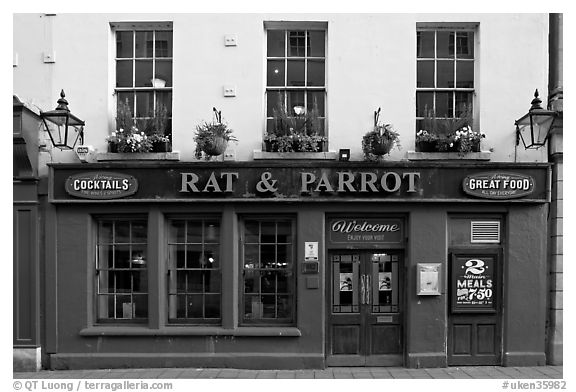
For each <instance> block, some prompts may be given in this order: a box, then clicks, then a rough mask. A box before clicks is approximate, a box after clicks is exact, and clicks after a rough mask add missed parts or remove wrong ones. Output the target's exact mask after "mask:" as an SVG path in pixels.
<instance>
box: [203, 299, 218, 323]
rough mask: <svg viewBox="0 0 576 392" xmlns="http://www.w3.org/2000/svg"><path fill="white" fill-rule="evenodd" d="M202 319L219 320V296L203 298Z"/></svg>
mask: <svg viewBox="0 0 576 392" xmlns="http://www.w3.org/2000/svg"><path fill="white" fill-rule="evenodd" d="M204 301H205V305H204V312H205V313H204V317H205V318H214V319H219V318H220V295H219V294H210V295H206V296H204Z"/></svg>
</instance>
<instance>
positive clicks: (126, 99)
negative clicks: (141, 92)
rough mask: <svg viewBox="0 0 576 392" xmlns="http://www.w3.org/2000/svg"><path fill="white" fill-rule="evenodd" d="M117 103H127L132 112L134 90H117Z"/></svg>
mask: <svg viewBox="0 0 576 392" xmlns="http://www.w3.org/2000/svg"><path fill="white" fill-rule="evenodd" d="M116 101H117V103H118V104H119V103H120V102H123V103H125V104H127V105H128V107H129V108H130V112H131V113H134V92H132V91H130V92H118V95H117V98H116Z"/></svg>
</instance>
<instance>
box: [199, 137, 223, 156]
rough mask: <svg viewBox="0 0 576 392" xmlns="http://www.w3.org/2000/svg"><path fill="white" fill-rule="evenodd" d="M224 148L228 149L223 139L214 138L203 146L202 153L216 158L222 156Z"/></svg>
mask: <svg viewBox="0 0 576 392" xmlns="http://www.w3.org/2000/svg"><path fill="white" fill-rule="evenodd" d="M226 147H228V141H227V140H226V139H224V138H223V137H218V136H216V137H214V138H213V139H212V140H210V141H208V142H206V144H204V147H203V148H202V151H204V153H206V154H207V155H210V156H218V155H222V154H224V151H226Z"/></svg>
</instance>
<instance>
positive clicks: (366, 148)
mask: <svg viewBox="0 0 576 392" xmlns="http://www.w3.org/2000/svg"><path fill="white" fill-rule="evenodd" d="M379 117H380V108H378V110H377V111H375V112H374V128H373V129H372V130H371V131H368V132H366V134H364V136H363V137H362V151H363V152H364V159H365V160H367V161H374V160H379V159H381V158H382V157H383V156H384V155H386V154H389V153H390V151H392V149H393V148H394V147H397V148H398V149H400V135H399V134H398V132H396V131H395V130H394V128H393V126H392V124H380V123H379V121H378V119H379Z"/></svg>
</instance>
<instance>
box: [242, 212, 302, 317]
mask: <svg viewBox="0 0 576 392" xmlns="http://www.w3.org/2000/svg"><path fill="white" fill-rule="evenodd" d="M247 221H258V222H259V223H260V230H259V236H260V235H261V224H262V222H266V223H270V222H274V223H278V222H289V223H290V235H291V237H292V242H291V243H279V242H277V239H276V240H275V242H274V243H270V242H266V243H264V244H266V245H272V244H273V245H275V247H276V246H277V245H278V244H282V245H286V244H289V245H290V247H291V253H292V260H291V262H292V265H291V266H289V268H287V269H286V270H285V271H287V274H289V275H288V276H289V277H291V278H292V282H291V287H290V288H289V292H288V293H287V294H286V295H287V296H289V297H290V300H291V301H292V302H291V307H290V317H289V318H282V319H278V318H276V319H274V318H260V319H247V318H246V317H245V314H244V310H245V303H244V301H245V294H246V293H245V286H244V285H245V276H246V273H245V271H246V268H245V246H246V244H247V242H246V228H245V227H246V226H245V225H246V222H247ZM238 228H239V236H240V238H239V239H240V241H239V247H240V249H239V251H238V256H239V257H238V262H239V266H238V291H239V293H238V304H237V306H238V326H239V327H276V326H288V327H295V326H297V317H296V315H297V303H298V291H297V289H298V287H297V286H298V285H297V278H298V275H297V264H298V263H297V253H296V252H297V238H296V217H295V216H291V215H277V216H263V215H243V216H241V217H239V225H238ZM277 233H278V231H277V228H276V234H275V236H277ZM249 244H251V245H255V244H258V245H259V247H260V245H261V244H262V242H261V239H259V241H258V243H253V242H250V243H249ZM276 254H277V253H276ZM260 259H261V250H259V260H260ZM258 270H259V271H268V270H273V269H265V268H258ZM290 274H291V275H290ZM276 290H277V287H276ZM259 293H260V294H262V291H261V288H260V291H259ZM268 295H270V294H268ZM273 295H274V296H276V297H278V296H279V295H284V293H280V294H279V293H278V292H277V291H275V292H274V294H273ZM276 306H277V305H276Z"/></svg>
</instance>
